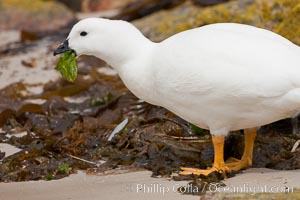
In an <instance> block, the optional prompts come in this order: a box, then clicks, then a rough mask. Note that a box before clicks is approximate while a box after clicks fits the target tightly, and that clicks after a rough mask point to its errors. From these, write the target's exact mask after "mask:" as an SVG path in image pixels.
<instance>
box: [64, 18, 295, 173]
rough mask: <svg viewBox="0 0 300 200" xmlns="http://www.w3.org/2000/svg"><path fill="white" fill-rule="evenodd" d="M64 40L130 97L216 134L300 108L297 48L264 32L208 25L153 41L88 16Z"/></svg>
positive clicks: (284, 115)
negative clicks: (93, 59)
mask: <svg viewBox="0 0 300 200" xmlns="http://www.w3.org/2000/svg"><path fill="white" fill-rule="evenodd" d="M82 31H86V32H87V35H86V36H84V37H82V36H80V32H82ZM68 40H69V46H70V48H71V49H73V50H75V51H76V52H77V54H78V55H80V54H90V55H95V56H97V57H99V58H101V59H103V60H104V61H106V62H107V63H108V64H110V65H111V66H112V67H113V68H114V69H116V70H117V72H118V73H119V75H120V77H121V79H122V80H123V81H124V83H125V84H126V86H127V87H128V88H129V90H131V91H132V92H133V93H134V94H135V95H136V96H137V97H139V98H141V99H144V100H145V101H147V102H149V103H152V104H155V105H159V106H163V107H165V108H167V109H169V110H170V111H172V112H174V113H175V114H177V115H179V116H180V117H182V118H183V119H185V120H187V121H189V122H191V123H193V124H195V125H198V126H199V127H201V128H204V129H209V130H210V131H211V134H212V135H215V136H221V135H227V134H228V133H229V131H232V130H239V129H249V128H255V127H259V126H262V125H265V124H268V123H271V122H274V121H276V120H280V119H283V118H287V117H291V116H293V115H295V114H296V113H297V112H298V111H299V110H300V49H299V47H298V46H296V45H295V44H293V43H292V42H290V41H288V40H287V39H285V38H283V37H281V36H280V35H277V34H275V33H273V32H271V31H268V30H264V29H260V28H256V27H253V26H248V25H242V24H234V23H221V24H212V25H207V26H204V27H200V28H195V29H192V30H188V31H184V32H181V33H178V34H176V35H174V36H172V37H170V38H168V39H166V40H164V41H162V42H160V43H154V42H151V41H150V40H148V39H146V38H145V37H144V36H143V35H142V34H141V33H140V31H138V30H137V29H136V28H135V27H134V26H132V25H131V24H130V23H128V22H124V21H116V20H106V19H98V18H97V19H96V18H90V19H85V20H82V21H80V22H79V23H78V24H76V25H75V26H74V27H73V29H72V31H71V33H70V35H69V37H68ZM248 156H249V157H250V154H249V155H248ZM215 159H216V158H215ZM251 160H252V153H251ZM224 169H225V168H224Z"/></svg>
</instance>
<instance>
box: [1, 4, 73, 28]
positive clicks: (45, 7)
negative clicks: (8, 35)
mask: <svg viewBox="0 0 300 200" xmlns="http://www.w3.org/2000/svg"><path fill="white" fill-rule="evenodd" d="M0 13H1V18H0V30H9V29H17V30H26V31H28V32H40V31H43V32H44V31H53V30H57V29H59V28H60V27H62V26H65V25H66V24H68V23H69V22H71V21H72V20H74V19H75V18H74V14H73V13H72V12H71V11H70V10H68V9H67V8H66V7H65V6H64V5H62V4H61V3H58V2H54V1H42V0H27V1H23V0H2V1H1V3H0ZM7 22H9V23H7Z"/></svg>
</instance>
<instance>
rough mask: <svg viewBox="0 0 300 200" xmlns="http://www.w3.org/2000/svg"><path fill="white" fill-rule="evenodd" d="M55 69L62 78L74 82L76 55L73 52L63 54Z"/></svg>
mask: <svg viewBox="0 0 300 200" xmlns="http://www.w3.org/2000/svg"><path fill="white" fill-rule="evenodd" d="M55 69H56V70H58V71H60V73H61V75H62V77H64V78H65V79H67V80H68V81H70V82H74V81H75V80H76V77H77V63H76V53H75V52H74V51H67V52H65V53H63V54H62V55H61V57H60V58H59V61H58V63H57V65H56V67H55Z"/></svg>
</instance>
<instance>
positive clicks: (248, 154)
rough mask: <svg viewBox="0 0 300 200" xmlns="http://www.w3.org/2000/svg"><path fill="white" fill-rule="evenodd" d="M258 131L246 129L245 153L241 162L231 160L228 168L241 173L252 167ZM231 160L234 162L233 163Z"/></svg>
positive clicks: (227, 164)
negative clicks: (242, 170)
mask: <svg viewBox="0 0 300 200" xmlns="http://www.w3.org/2000/svg"><path fill="white" fill-rule="evenodd" d="M256 132H257V129H256V128H253V129H245V130H244V134H245V148H244V153H243V156H242V159H241V160H238V159H235V158H234V159H229V162H228V163H227V162H226V166H228V167H229V168H230V169H231V170H233V171H239V170H241V169H245V168H247V167H249V166H251V165H252V158H253V147H254V141H255V137H256ZM230 160H234V161H233V162H232V161H230Z"/></svg>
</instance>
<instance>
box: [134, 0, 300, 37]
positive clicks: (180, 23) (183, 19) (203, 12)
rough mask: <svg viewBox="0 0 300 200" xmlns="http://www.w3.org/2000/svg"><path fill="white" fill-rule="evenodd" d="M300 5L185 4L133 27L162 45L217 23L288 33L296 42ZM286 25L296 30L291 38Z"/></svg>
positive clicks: (265, 0)
mask: <svg viewBox="0 0 300 200" xmlns="http://www.w3.org/2000/svg"><path fill="white" fill-rule="evenodd" d="M298 3H300V1H299V0H286V1H281V0H254V1H253V0H237V1H229V2H227V3H223V4H219V5H215V6H209V7H200V6H197V5H196V4H193V3H191V2H186V3H185V4H182V5H180V6H178V7H176V8H173V9H170V10H165V11H160V12H157V13H155V14H152V15H150V16H147V17H145V18H143V19H140V20H136V21H134V24H135V25H136V26H137V27H138V28H139V29H140V30H142V32H143V33H144V34H145V35H146V36H147V37H149V38H150V39H152V40H154V41H161V40H163V39H165V38H167V37H169V36H171V35H173V34H175V33H178V32H181V31H184V30H187V29H191V28H195V27H199V26H203V25H206V24H212V23H218V22H235V23H243V24H250V25H254V26H257V27H262V28H266V29H269V30H273V31H275V32H281V33H282V34H284V33H285V34H286V35H288V36H287V37H288V38H289V37H291V38H294V39H295V37H296V35H297V33H296V32H294V29H297V30H298V28H299V27H300V26H298V25H297V26H296V23H297V22H298V21H299V20H297V19H298V18H297V19H296V17H295V16H298V13H299V9H298V8H297V7H296V6H297V5H298ZM281 23H283V24H282V25H280V24H281ZM287 24H288V27H289V28H288V29H289V30H290V29H291V30H293V31H291V32H292V33H289V34H290V35H289V34H288V33H287V32H288V30H284V29H286V26H287ZM290 26H292V27H290ZM280 27H282V28H280ZM283 27H284V29H283ZM292 35H294V37H292ZM292 40H293V39H292ZM293 41H294V40H293Z"/></svg>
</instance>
